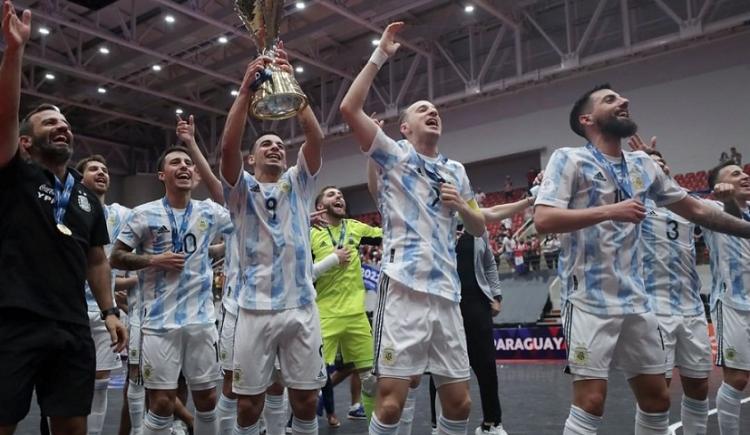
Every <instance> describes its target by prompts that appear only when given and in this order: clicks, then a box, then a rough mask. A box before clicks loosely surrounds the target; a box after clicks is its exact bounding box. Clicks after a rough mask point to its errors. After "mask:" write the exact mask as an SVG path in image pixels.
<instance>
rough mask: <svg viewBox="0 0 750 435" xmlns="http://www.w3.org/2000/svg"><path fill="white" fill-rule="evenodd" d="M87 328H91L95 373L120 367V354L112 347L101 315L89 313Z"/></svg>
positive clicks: (110, 338)
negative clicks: (94, 350)
mask: <svg viewBox="0 0 750 435" xmlns="http://www.w3.org/2000/svg"><path fill="white" fill-rule="evenodd" d="M89 327H91V338H93V339H94V348H95V349H96V371H97V372H99V371H106V370H114V369H118V368H120V367H122V360H120V354H119V353H117V352H115V350H114V349H115V348H114V347H112V346H111V345H112V337H111V336H110V335H109V331H107V326H106V325H105V324H104V320H102V317H101V314H100V313H98V312H92V311H89Z"/></svg>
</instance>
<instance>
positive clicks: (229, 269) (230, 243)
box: [221, 231, 241, 314]
mask: <svg viewBox="0 0 750 435" xmlns="http://www.w3.org/2000/svg"><path fill="white" fill-rule="evenodd" d="M238 257H239V253H238V251H237V237H236V236H235V232H234V231H232V234H229V235H227V236H226V237H225V238H224V288H223V289H222V294H221V303H222V305H223V306H224V309H225V310H226V311H227V312H229V313H232V314H237V308H238V307H237V295H238V294H239V292H240V283H241V281H240V273H239V272H240V269H239V266H238V264H237V262H238V260H239V258H238Z"/></svg>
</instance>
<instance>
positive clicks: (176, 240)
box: [161, 197, 193, 252]
mask: <svg viewBox="0 0 750 435" xmlns="http://www.w3.org/2000/svg"><path fill="white" fill-rule="evenodd" d="M161 203H162V204H163V205H164V210H166V211H167V216H169V225H170V226H171V227H172V251H173V252H182V241H183V240H184V239H185V234H186V233H187V228H188V222H189V221H190V214H191V213H192V212H193V202H192V201H189V202H188V205H187V208H186V209H185V214H184V215H182V223H181V224H180V228H179V230H178V229H177V219H176V218H175V216H174V211H173V210H172V207H170V206H169V203H168V202H167V198H166V197H164V198H162V199H161Z"/></svg>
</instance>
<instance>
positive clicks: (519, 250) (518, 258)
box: [513, 237, 528, 275]
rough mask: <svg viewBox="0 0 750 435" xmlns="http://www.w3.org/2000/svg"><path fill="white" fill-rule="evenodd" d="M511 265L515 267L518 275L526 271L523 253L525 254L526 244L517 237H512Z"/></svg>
mask: <svg viewBox="0 0 750 435" xmlns="http://www.w3.org/2000/svg"><path fill="white" fill-rule="evenodd" d="M513 246H514V249H513V266H514V267H515V270H516V272H517V273H518V274H519V275H523V274H525V273H526V272H527V267H528V265H527V263H526V261H525V260H524V255H525V254H526V250H527V248H526V244H525V243H524V242H523V241H521V240H518V238H517V237H513Z"/></svg>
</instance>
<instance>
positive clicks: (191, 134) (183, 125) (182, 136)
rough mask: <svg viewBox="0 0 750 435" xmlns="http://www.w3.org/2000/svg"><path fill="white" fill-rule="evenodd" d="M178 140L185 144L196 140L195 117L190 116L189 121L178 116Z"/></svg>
mask: <svg viewBox="0 0 750 435" xmlns="http://www.w3.org/2000/svg"><path fill="white" fill-rule="evenodd" d="M177 138H178V139H179V140H180V141H182V142H183V143H185V144H189V143H190V142H192V141H193V140H195V119H194V118H193V115H190V116H188V120H187V121H185V120H184V119H182V117H181V116H180V115H177Z"/></svg>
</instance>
